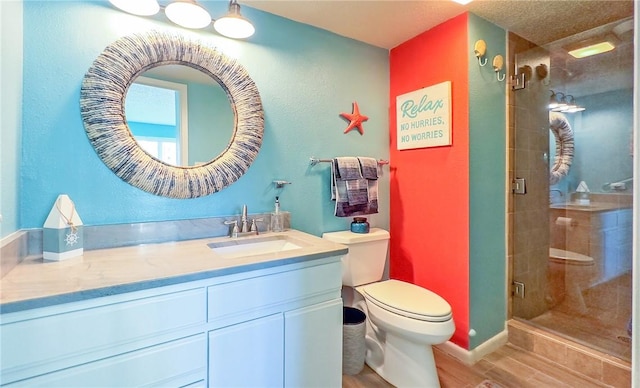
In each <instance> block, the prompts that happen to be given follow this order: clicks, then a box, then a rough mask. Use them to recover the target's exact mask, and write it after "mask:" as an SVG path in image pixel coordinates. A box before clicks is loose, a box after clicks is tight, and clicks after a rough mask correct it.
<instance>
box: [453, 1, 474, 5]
mask: <svg viewBox="0 0 640 388" xmlns="http://www.w3.org/2000/svg"><path fill="white" fill-rule="evenodd" d="M452 1H453V2H454V3H458V4H462V5H466V4H469V3H470V2H472V1H473V0H452Z"/></svg>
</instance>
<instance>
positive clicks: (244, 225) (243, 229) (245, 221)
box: [240, 205, 249, 233]
mask: <svg viewBox="0 0 640 388" xmlns="http://www.w3.org/2000/svg"><path fill="white" fill-rule="evenodd" d="M240 221H241V222H242V224H241V225H242V227H241V228H240V233H246V232H248V231H249V220H248V219H247V205H242V218H241V219H240Z"/></svg>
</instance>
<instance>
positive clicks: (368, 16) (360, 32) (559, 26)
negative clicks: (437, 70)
mask: <svg viewBox="0 0 640 388" xmlns="http://www.w3.org/2000/svg"><path fill="white" fill-rule="evenodd" d="M240 3H241V4H242V5H246V6H249V7H253V8H256V9H260V10H262V11H266V12H269V13H273V14H275V15H279V16H282V17H285V18H288V19H291V20H295V21H298V22H301V23H305V24H309V25H312V26H315V27H319V28H322V29H325V30H328V31H331V32H334V33H336V34H338V35H342V36H346V37H349V38H352V39H355V40H359V41H361V42H365V43H369V44H371V45H374V46H378V47H382V48H387V49H390V48H393V47H395V46H397V45H399V44H400V43H402V42H405V41H407V40H409V39H411V38H412V37H414V36H416V35H418V34H420V33H422V32H424V31H427V30H429V29H431V28H433V27H435V26H437V25H438V24H440V23H442V22H444V21H446V20H448V19H451V18H452V17H455V16H457V15H459V14H461V13H463V12H466V11H470V12H473V13H475V14H476V15H478V16H480V17H482V18H484V19H487V20H489V21H490V22H492V23H494V24H496V25H498V26H500V27H502V28H504V29H506V30H508V31H511V32H514V33H516V34H518V35H520V36H521V37H523V38H525V39H527V40H529V41H531V42H534V43H536V44H539V45H544V44H547V43H550V42H553V41H556V40H558V39H562V38H565V37H567V36H571V35H574V34H576V33H578V32H582V31H586V30H589V29H592V28H594V27H597V26H600V25H602V24H606V23H609V22H612V21H615V20H620V19H623V18H625V17H629V16H632V15H633V1H632V0H610V1H584V0H552V1H542V0H475V1H473V2H471V3H469V4H467V5H465V6H463V5H460V4H457V3H454V2H452V1H449V0H422V1H402V0H398V1H392V0H386V1H385V0H377V1H366V0H352V1H336V0H295V1H280V0H246V1H240Z"/></svg>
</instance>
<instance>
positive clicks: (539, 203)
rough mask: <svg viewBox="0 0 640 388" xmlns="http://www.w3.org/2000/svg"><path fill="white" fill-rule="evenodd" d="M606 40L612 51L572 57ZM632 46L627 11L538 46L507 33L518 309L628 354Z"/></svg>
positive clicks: (514, 312)
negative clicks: (621, 16)
mask: <svg viewBox="0 0 640 388" xmlns="http://www.w3.org/2000/svg"><path fill="white" fill-rule="evenodd" d="M612 4H613V3H612ZM605 40H606V41H610V42H611V43H613V46H614V48H613V49H611V50H610V51H608V52H603V53H600V54H597V55H591V56H586V57H583V58H575V57H573V56H572V55H570V54H569V51H571V50H572V49H574V48H577V47H578V46H580V45H585V42H589V43H597V42H599V41H605ZM633 50H634V46H633V17H632V15H631V14H630V15H629V17H627V18H625V19H622V20H616V21H614V22H611V23H607V24H606V25H602V26H599V27H597V28H594V29H592V30H589V31H579V32H578V33H577V34H575V35H573V36H570V37H567V38H565V39H562V40H561V41H557V42H550V43H546V42H545V43H544V44H543V45H540V46H538V45H536V44H533V43H532V42H528V41H525V40H524V39H522V38H520V37H518V36H515V35H513V34H510V37H509V51H510V53H511V54H510V59H511V63H512V64H514V65H513V66H512V71H513V72H515V73H516V77H515V80H514V81H513V82H512V88H513V89H515V90H513V91H511V92H510V101H509V110H510V115H509V133H510V144H509V148H510V149H509V151H510V153H509V156H510V157H509V160H510V162H509V163H510V166H509V167H510V168H509V171H510V175H511V176H510V178H511V179H512V180H513V181H514V186H513V187H514V193H513V194H512V195H511V198H510V201H509V206H510V209H509V225H510V227H509V230H510V238H509V256H510V277H511V279H510V280H511V281H512V290H513V295H512V297H511V298H512V300H511V302H512V303H511V311H510V313H511V316H512V317H514V318H516V319H519V320H523V321H526V322H528V323H530V324H532V325H535V326H537V327H540V328H544V329H545V330H548V331H552V332H554V333H556V334H559V335H561V336H565V337H567V338H569V339H570V340H573V341H576V342H578V343H581V344H583V345H587V346H589V347H591V348H593V349H596V350H599V351H602V352H605V353H607V354H610V355H612V356H615V357H617V358H620V359H622V360H626V361H630V360H631V336H632V335H635V334H636V333H631V324H630V321H631V314H632V311H631V309H632V300H631V298H632V284H631V283H632V281H631V277H632V271H633V270H634V269H633V268H632V239H633V230H632V206H633V197H632V189H633V185H634V184H637V182H633V180H632V179H631V177H632V176H633V157H634V156H633V155H632V144H633V68H634V63H633ZM555 101H557V102H559V103H565V104H567V106H565V107H564V108H561V107H557V108H555V109H550V107H549V104H550V102H555ZM571 104H573V105H574V106H573V108H572V107H571V106H568V105H571ZM582 109H583V110H582ZM516 183H517V184H516ZM636 234H637V232H636Z"/></svg>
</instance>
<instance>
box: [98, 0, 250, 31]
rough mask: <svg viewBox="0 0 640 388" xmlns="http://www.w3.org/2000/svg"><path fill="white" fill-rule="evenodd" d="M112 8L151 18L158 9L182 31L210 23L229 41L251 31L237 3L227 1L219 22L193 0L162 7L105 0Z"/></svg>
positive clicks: (148, 1)
mask: <svg viewBox="0 0 640 388" xmlns="http://www.w3.org/2000/svg"><path fill="white" fill-rule="evenodd" d="M109 2H110V3H111V4H112V5H113V6H115V7H116V8H118V9H120V10H122V11H125V12H128V13H131V14H134V15H139V16H153V15H155V14H157V13H158V12H159V11H160V9H164V13H165V15H166V16H167V18H168V19H169V20H171V21H172V22H173V23H175V24H177V25H179V26H182V27H185V28H205V27H208V26H209V25H210V24H212V23H213V28H214V29H215V30H216V31H217V32H218V33H219V34H220V35H223V36H226V37H227V38H233V39H243V38H248V37H250V36H251V35H253V33H254V32H255V28H254V27H253V25H252V24H251V22H250V21H249V20H247V19H246V18H244V17H243V16H242V15H241V14H240V4H238V1H237V0H230V1H229V12H228V13H227V14H226V15H225V16H223V17H221V18H220V19H217V20H215V19H212V18H211V15H210V14H209V12H208V11H207V10H206V9H204V8H203V7H202V6H201V5H199V4H198V3H197V2H196V0H172V1H171V2H170V3H169V4H168V5H167V6H166V7H162V6H160V5H159V4H158V0H135V1H134V0H109Z"/></svg>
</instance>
